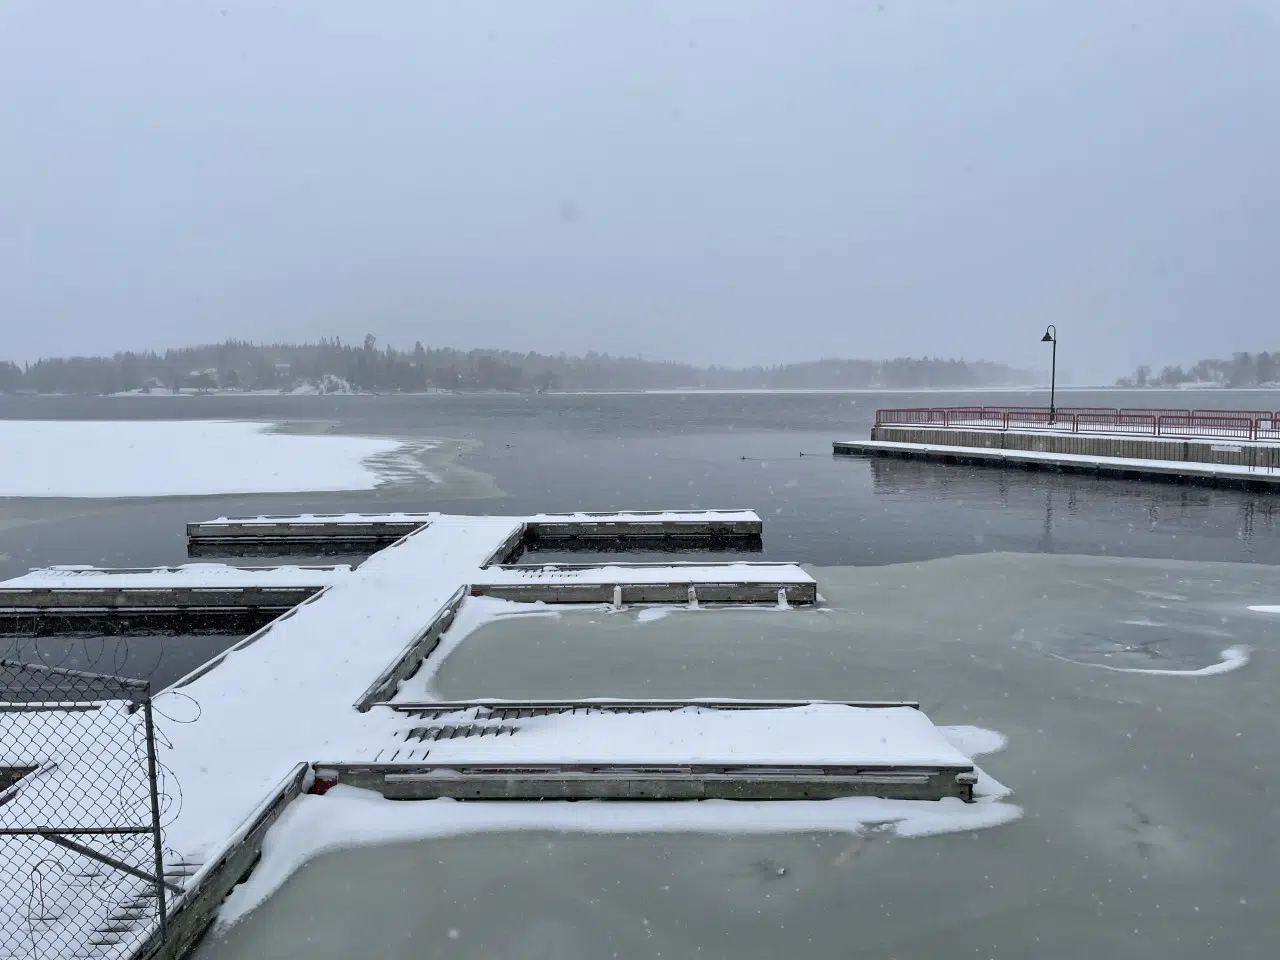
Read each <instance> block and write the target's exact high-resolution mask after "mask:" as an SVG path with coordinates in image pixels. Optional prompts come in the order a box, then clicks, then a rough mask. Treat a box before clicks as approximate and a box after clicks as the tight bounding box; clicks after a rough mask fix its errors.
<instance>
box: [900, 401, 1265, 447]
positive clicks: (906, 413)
mask: <svg viewBox="0 0 1280 960" xmlns="http://www.w3.org/2000/svg"><path fill="white" fill-rule="evenodd" d="M887 424H900V425H910V426H940V427H958V426H967V427H987V428H994V429H999V430H1008V429H1010V428H1011V427H1013V428H1018V427H1029V428H1032V429H1040V430H1053V431H1062V432H1069V433H1118V434H1127V435H1131V436H1148V437H1178V438H1181V439H1191V438H1195V439H1204V440H1217V439H1230V440H1274V441H1280V411H1270V410H1176V409H1164V408H1159V407H1135V408H1115V407H1058V408H1057V409H1055V410H1054V412H1053V416H1052V419H1051V418H1050V414H1049V410H1048V408H1047V407H908V408H901V409H884V410H877V411H876V425H877V426H881V425H887Z"/></svg>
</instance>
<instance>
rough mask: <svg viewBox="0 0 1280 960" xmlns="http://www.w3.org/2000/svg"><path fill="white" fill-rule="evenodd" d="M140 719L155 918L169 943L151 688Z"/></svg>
mask: <svg viewBox="0 0 1280 960" xmlns="http://www.w3.org/2000/svg"><path fill="white" fill-rule="evenodd" d="M142 719H143V724H144V725H145V726H146V735H147V783H148V786H149V787H150V789H151V843H152V846H153V847H154V848H155V859H156V910H157V911H158V912H157V914H156V916H157V917H158V918H159V921H160V942H161V943H168V942H169V908H168V905H167V904H166V903H165V891H164V848H163V845H162V844H161V842H160V787H159V784H158V783H157V778H156V728H155V724H154V723H153V722H152V719H151V687H150V685H148V686H147V693H146V699H145V700H143V701H142Z"/></svg>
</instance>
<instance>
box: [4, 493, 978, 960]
mask: <svg viewBox="0 0 1280 960" xmlns="http://www.w3.org/2000/svg"><path fill="white" fill-rule="evenodd" d="M317 519H319V520H320V522H321V523H322V524H323V525H326V529H327V528H328V527H342V528H347V527H352V528H356V529H359V530H367V529H371V524H373V523H383V522H389V523H404V524H406V525H408V526H409V527H410V529H408V532H407V533H405V534H403V535H402V536H400V537H399V538H398V539H396V540H395V541H394V542H393V543H392V544H391V545H389V546H386V547H385V548H383V549H381V550H380V551H378V552H377V553H374V554H373V555H372V556H371V557H369V558H368V559H367V560H366V561H365V562H364V563H362V564H361V565H360V566H359V567H358V568H356V569H350V568H345V567H315V568H299V567H274V568H266V569H259V570H257V571H255V570H253V569H252V568H243V567H227V566H222V565H190V566H187V567H180V568H159V569H156V570H147V571H143V570H125V571H110V570H98V569H92V568H68V567H60V568H51V569H49V570H44V571H36V572H33V573H32V574H29V575H28V576H27V577H20V578H17V579H16V580H13V581H9V582H7V583H5V584H0V599H2V598H3V597H4V596H8V597H9V599H10V600H12V599H13V598H14V597H18V596H21V597H22V598H24V602H28V603H30V602H32V598H33V597H37V596H40V595H49V596H52V595H55V594H57V593H58V592H59V591H64V590H71V591H79V592H80V593H81V594H83V593H85V592H86V591H89V592H92V591H98V592H99V593H101V594H103V595H108V594H109V595H112V596H117V595H123V594H127V593H128V592H129V591H141V592H152V593H155V594H156V595H160V594H162V593H163V592H164V591H170V592H172V591H174V590H179V591H191V590H214V591H217V590H232V591H234V590H243V591H249V590H268V589H282V590H283V589H305V590H307V591H308V593H307V595H306V597H305V598H304V599H302V600H301V601H300V602H299V603H298V604H297V605H296V606H294V607H292V608H291V609H289V610H288V611H287V612H285V613H283V614H282V615H281V616H279V617H278V618H277V619H275V620H273V621H272V622H271V623H269V624H267V625H266V626H265V627H263V628H262V629H260V630H258V631H256V632H255V633H253V634H251V635H250V636H248V637H246V638H245V639H244V640H242V641H240V642H239V643H237V644H235V645H234V646H233V647H231V648H230V649H228V650H226V651H225V652H223V653H222V654H220V655H218V656H217V657H215V658H213V659H212V660H211V661H209V662H208V663H206V664H204V665H202V666H201V667H200V668H199V669H197V670H195V671H192V672H191V673H190V674H188V675H187V676H186V677H183V678H182V679H181V680H179V681H178V682H177V683H175V684H174V685H173V686H172V687H170V688H168V689H167V690H165V691H162V692H161V693H159V694H157V695H156V696H155V697H154V707H155V710H156V711H157V712H158V713H159V714H160V715H161V716H162V717H166V718H168V719H167V720H166V721H165V722H164V723H163V729H164V735H165V737H167V740H168V743H167V744H166V745H165V747H164V749H162V751H161V755H160V758H159V759H160V761H161V763H162V764H164V766H165V769H166V771H167V773H166V779H167V781H168V783H169V784H170V785H172V784H174V783H176V787H174V788H173V789H175V790H177V789H180V791H181V798H182V799H181V804H180V806H179V807H177V808H176V811H175V812H173V813H171V815H170V818H169V819H168V820H167V821H166V823H165V827H164V845H165V847H166V849H167V850H168V851H170V855H169V859H171V860H172V861H173V862H174V863H176V864H179V865H181V867H182V870H181V871H180V876H178V875H175V876H177V879H176V880H174V884H175V886H176V887H178V888H180V889H181V891H182V892H181V893H178V894H177V895H176V896H175V897H174V898H173V899H172V900H171V902H170V904H169V915H170V917H171V921H170V934H171V937H172V938H173V939H172V940H171V946H170V948H169V949H171V950H172V949H176V948H180V947H181V946H183V945H185V944H189V943H190V942H192V940H193V939H194V937H195V936H197V935H198V933H199V932H200V930H202V929H203V928H204V926H205V925H207V923H208V922H209V920H210V919H211V918H212V916H213V915H214V913H215V912H216V910H217V907H218V904H219V903H220V902H221V900H222V898H223V897H224V896H225V895H226V893H227V892H228V891H229V890H230V888H231V887H232V886H233V885H234V884H235V883H237V882H239V880H240V879H241V877H242V876H243V874H244V873H245V871H247V870H248V869H249V868H250V867H251V866H252V864H253V862H254V860H255V859H256V857H257V855H258V853H259V851H260V849H261V844H262V839H263V836H264V835H265V833H266V831H267V829H268V828H269V827H270V825H271V824H272V822H273V821H274V819H275V818H276V817H277V816H279V814H280V812H281V811H282V810H283V809H284V807H285V806H287V804H288V803H289V802H290V801H291V800H292V799H293V798H294V797H296V796H297V795H298V794H299V793H300V792H301V791H303V790H305V789H306V788H307V787H308V786H309V785H310V784H311V783H312V780H313V771H317V774H316V775H318V774H319V773H323V774H324V777H329V778H332V779H333V780H335V781H337V782H344V783H351V784H358V785H361V786H366V787H370V788H372V789H377V790H380V791H381V792H383V794H384V795H385V796H388V797H399V798H415V797H418V798H420V797H441V796H453V797H460V798H461V797H466V798H473V799H492V798H499V797H502V798H506V799H526V798H527V799H532V798H553V797H560V798H573V799H584V798H596V799H600V798H632V799H635V798H646V799H695V798H708V797H724V798H736V799H793V798H802V797H823V798H827V797H841V796H879V797H892V798H904V799H941V798H944V797H954V798H958V799H961V800H970V799H973V785H974V783H975V779H976V775H975V771H974V767H973V764H972V762H971V761H970V760H969V759H968V758H966V757H965V756H963V755H962V754H961V753H959V751H957V750H956V749H955V748H954V747H952V746H951V745H950V744H949V743H948V742H947V740H946V739H945V738H944V737H943V736H942V735H941V734H940V733H939V732H938V731H937V730H936V728H934V727H933V725H932V723H931V722H930V721H929V719H928V718H927V717H925V716H924V715H923V714H922V713H920V712H919V710H918V709H917V708H916V706H915V705H914V704H900V703H889V704H882V703H876V704H855V703H817V704H814V703H790V702H788V703H751V702H688V703H686V702H679V703H671V702H666V701H658V702H655V701H635V702H625V703H619V702H610V701H589V702H586V701H574V702H568V703H558V704H557V703H524V704H500V703H487V704H438V705H432V704H417V703H404V702H396V700H397V693H398V690H399V686H400V683H401V682H402V681H403V680H404V679H406V678H407V677H409V676H411V675H412V674H413V673H414V672H415V671H416V670H417V669H418V668H419V667H420V665H421V663H422V661H423V659H424V658H426V657H428V656H430V655H431V653H432V651H433V650H434V649H435V647H436V645H437V644H439V642H440V639H441V637H442V636H443V634H444V633H445V632H446V631H447V630H448V629H449V628H450V626H451V625H452V623H453V621H454V618H455V616H456V615H457V614H458V612H459V610H460V609H462V607H463V606H464V605H465V604H467V603H468V598H469V597H470V596H473V595H477V594H478V595H488V596H489V597H494V596H497V597H503V598H512V599H521V600H542V601H547V602H601V601H603V602H606V603H613V604H623V603H634V602H663V603H669V602H678V603H687V602H690V601H693V602H707V603H721V602H724V603H731V602H737V603H743V602H746V603H761V602H762V603H768V604H770V605H781V606H790V605H792V604H812V603H815V602H817V600H818V596H817V586H816V583H815V582H814V580H813V578H812V577H811V576H810V575H809V574H808V573H806V572H805V571H804V570H802V569H801V568H800V567H799V566H797V565H795V564H776V563H770V564H760V563H741V562H732V563H723V564H708V563H688V564H674V563H673V564H620V563H606V564H594V565H593V564H568V565H558V564H544V565H540V566H532V567H519V566H512V565H510V564H509V563H507V562H506V561H508V560H509V559H510V558H511V557H512V555H513V553H514V552H515V551H516V550H518V548H519V546H520V545H521V544H522V543H524V542H525V541H526V539H527V538H528V537H529V536H531V534H530V530H533V531H535V534H534V535H537V536H543V535H547V534H548V533H549V535H551V536H576V537H597V536H601V537H608V538H621V539H624V540H625V539H631V538H630V536H629V534H630V533H631V532H632V530H631V529H630V528H632V527H634V532H636V533H637V537H638V539H640V540H646V539H650V538H663V539H670V538H677V539H678V538H681V537H685V536H688V537H706V536H709V535H715V534H716V531H719V532H720V533H721V534H730V535H734V536H740V535H746V536H752V535H754V534H753V533H752V531H755V532H756V533H758V531H759V527H760V520H759V517H757V516H756V515H755V514H753V513H750V512H747V511H735V512H714V511H713V512H698V513H696V514H682V513H665V512H664V513H648V514H575V515H539V516H536V517H469V516H448V515H441V514H416V515H386V516H380V517H377V518H374V519H372V520H371V519H370V518H368V517H359V516H357V515H343V516H341V517H338V518H310V517H309V518H298V519H297V522H295V518H278V517H272V518H250V519H247V520H227V519H225V518H222V519H219V520H218V521H215V522H214V524H213V526H214V527H216V528H217V529H219V530H222V531H226V530H228V529H230V530H233V531H235V534H234V535H235V536H236V537H241V538H249V539H252V537H253V535H254V534H253V531H261V532H262V533H263V535H264V536H266V537H269V538H270V537H279V536H292V535H293V531H294V530H295V528H305V529H311V530H314V523H315V522H316V521H317ZM192 526H193V527H194V528H195V529H196V531H197V534H196V535H197V538H198V537H199V536H201V535H202V534H201V531H203V530H205V529H206V525H201V524H196V525H192ZM282 531H283V533H282ZM475 602H492V600H486V601H475ZM471 622H472V623H473V624H474V618H472V621H471ZM24 722H26V723H28V724H29V723H31V722H33V721H32V719H31V717H30V715H28V716H27V718H26V720H25V721H24ZM9 759H12V758H7V757H6V756H5V755H4V753H3V750H0V767H4V766H6V763H7V760H9ZM21 759H22V762H23V763H24V764H27V765H28V766H29V767H31V769H40V770H44V769H48V768H49V763H50V762H53V763H56V764H57V769H58V777H60V778H63V779H66V778H70V779H71V780H75V781H76V782H92V780H93V773H94V771H93V770H91V769H89V768H90V767H92V766H93V765H94V764H95V763H98V762H101V761H100V760H99V759H95V756H94V755H73V754H72V753H67V752H65V751H64V753H63V754H62V755H60V756H59V757H57V758H55V759H53V760H51V759H50V758H42V757H23V758H21ZM15 762H16V761H15ZM86 765H87V766H86ZM40 775H42V774H34V776H40ZM322 779H323V778H322ZM50 782H52V781H50ZM29 785H30V783H29V778H28V779H26V780H24V779H19V780H18V781H17V782H16V783H15V784H14V785H12V786H11V787H10V789H9V792H8V802H7V803H5V804H3V805H0V826H3V825H4V824H6V823H21V822H24V821H31V820H32V817H33V816H34V815H35V814H36V813H37V811H36V809H34V808H33V807H32V805H33V804H38V803H40V802H41V797H42V796H44V792H45V791H42V790H40V789H28V786H29ZM0 842H8V841H7V840H4V841H0ZM102 909H104V910H105V909H107V907H106V906H102ZM112 909H117V910H118V909H120V907H119V905H118V904H117V905H115V906H114V907H113V908H112ZM112 916H115V915H114V914H112ZM91 919H92V918H88V919H84V918H80V919H78V920H77V922H80V920H84V923H83V924H82V926H84V929H86V930H87V929H94V928H95V927H94V925H93V924H92V923H89V922H88V921H89V920H91ZM126 920H127V922H128V923H132V924H135V925H137V924H145V923H146V922H147V921H146V920H145V918H144V917H143V916H142V914H141V913H140V912H139V911H137V910H133V912H132V913H130V914H129V917H128V918H126ZM126 920H110V919H109V918H108V919H107V920H103V919H102V918H99V919H98V920H96V921H94V922H95V923H97V924H98V925H99V926H100V925H101V923H103V922H109V923H125V922H126ZM116 942H117V943H119V942H121V941H120V939H119V938H117V940H116ZM174 945H176V947H175V946H174ZM157 949H158V941H157V940H156V939H155V936H154V932H153V934H152V939H151V941H150V944H149V946H148V947H147V949H145V950H143V951H142V952H140V953H138V954H136V955H137V956H156V955H157V954H156V952H155V951H156V950H157ZM91 955H97V954H91Z"/></svg>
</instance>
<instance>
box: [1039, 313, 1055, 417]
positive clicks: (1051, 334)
mask: <svg viewBox="0 0 1280 960" xmlns="http://www.w3.org/2000/svg"><path fill="white" fill-rule="evenodd" d="M1040 342H1041V343H1052V344H1053V361H1052V365H1051V366H1050V368H1049V422H1050V423H1053V421H1054V416H1055V412H1056V405H1055V404H1054V402H1053V401H1054V394H1055V393H1056V392H1057V389H1058V328H1057V327H1055V326H1054V325H1053V324H1052V323H1051V324H1049V326H1047V327H1045V330H1044V336H1043V337H1041V338H1040Z"/></svg>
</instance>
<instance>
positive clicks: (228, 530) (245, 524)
mask: <svg viewBox="0 0 1280 960" xmlns="http://www.w3.org/2000/svg"><path fill="white" fill-rule="evenodd" d="M436 516H438V514H432V513H384V514H353V513H347V514H304V515H301V516H296V517H281V516H261V517H242V518H228V517H219V518H218V519H216V520H205V521H202V522H199V523H189V524H187V548H188V551H189V552H190V553H191V555H192V556H197V555H201V554H206V553H208V552H209V551H211V550H217V551H219V552H221V553H222V554H223V555H226V554H227V553H229V552H231V551H232V549H245V550H249V551H255V552H260V551H264V550H268V549H270V548H273V547H274V548H282V549H283V548H291V547H298V546H326V545H327V546H385V545H387V544H391V543H394V542H395V541H396V540H398V539H400V538H401V537H403V536H405V535H406V534H409V533H412V532H413V531H415V530H418V529H420V528H421V527H423V526H424V525H426V524H428V523H430V522H431V520H432V519H433V518H434V517H436ZM519 523H520V530H519V532H518V534H517V535H516V537H515V540H514V541H513V542H512V543H511V544H510V550H509V551H508V555H507V556H499V557H496V558H495V562H497V561H501V560H506V559H511V558H512V557H513V556H514V555H518V554H519V552H520V550H521V549H523V547H524V545H525V544H528V543H533V542H539V543H557V542H564V541H571V542H572V541H598V540H605V541H608V540H617V541H620V542H630V541H648V542H653V541H658V542H681V541H694V542H697V541H712V542H715V541H751V540H758V539H759V538H760V535H761V530H762V524H761V522H760V518H759V517H758V516H757V515H756V514H755V513H754V512H753V511H751V510H678V511H670V510H653V511H629V512H626V513H544V514H536V515H534V516H530V517H522V518H519Z"/></svg>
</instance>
